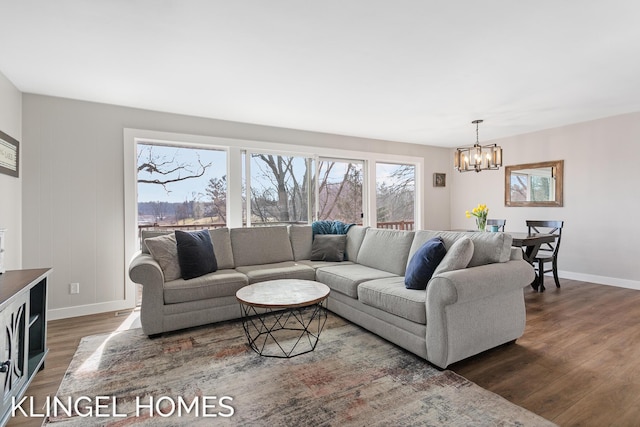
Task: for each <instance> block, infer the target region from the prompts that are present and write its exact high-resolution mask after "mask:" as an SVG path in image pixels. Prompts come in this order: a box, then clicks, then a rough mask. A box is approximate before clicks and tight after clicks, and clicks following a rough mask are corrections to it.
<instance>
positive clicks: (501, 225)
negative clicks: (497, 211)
mask: <svg viewBox="0 0 640 427" xmlns="http://www.w3.org/2000/svg"><path fill="white" fill-rule="evenodd" d="M506 223H507V220H506V219H487V225H497V226H498V231H502V232H504V226H505V224H506Z"/></svg>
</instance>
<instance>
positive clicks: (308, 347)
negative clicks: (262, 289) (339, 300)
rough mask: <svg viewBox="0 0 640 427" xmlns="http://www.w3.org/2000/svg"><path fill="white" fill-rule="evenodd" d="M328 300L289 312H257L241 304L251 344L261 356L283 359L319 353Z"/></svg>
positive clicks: (243, 323) (243, 322)
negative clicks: (319, 341) (317, 346)
mask: <svg viewBox="0 0 640 427" xmlns="http://www.w3.org/2000/svg"><path fill="white" fill-rule="evenodd" d="M325 301H326V300H324V301H321V302H319V303H316V304H313V305H310V306H306V307H297V308H287V309H271V308H260V309H257V308H256V307H254V306H251V305H246V304H242V303H241V304H240V309H241V311H242V327H243V328H244V333H245V335H246V336H247V340H248V341H249V345H250V346H251V348H252V349H253V350H254V351H255V352H256V353H258V354H259V355H260V356H264V357H278V358H283V359H284V358H290V357H294V356H300V355H301V354H305V353H309V352H311V351H313V350H315V348H316V345H317V344H318V340H319V339H320V332H322V329H323V328H324V324H325V323H326V321H327V309H326V307H325V304H326V303H325Z"/></svg>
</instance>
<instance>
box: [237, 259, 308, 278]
mask: <svg viewBox="0 0 640 427" xmlns="http://www.w3.org/2000/svg"><path fill="white" fill-rule="evenodd" d="M236 270H237V271H239V272H240V273H243V274H246V275H247V277H248V278H249V283H256V282H264V281H265V280H275V279H302V280H314V279H315V277H316V271H315V270H314V269H313V268H312V267H309V266H308V265H304V264H301V263H299V262H295V261H285V262H277V263H273V264H262V265H247V266H244V267H237V268H236Z"/></svg>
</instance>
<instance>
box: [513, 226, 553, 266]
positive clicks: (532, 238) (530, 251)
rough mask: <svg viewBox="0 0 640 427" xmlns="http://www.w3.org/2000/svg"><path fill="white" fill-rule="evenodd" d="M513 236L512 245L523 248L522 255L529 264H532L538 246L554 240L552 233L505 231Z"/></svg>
mask: <svg viewBox="0 0 640 427" xmlns="http://www.w3.org/2000/svg"><path fill="white" fill-rule="evenodd" d="M506 234H508V235H510V236H511V237H512V238H513V243H511V245H512V246H516V247H520V248H524V249H523V251H522V256H523V258H524V259H525V261H527V262H528V263H529V264H533V261H535V259H536V255H537V254H538V251H539V250H540V246H542V245H543V244H545V243H553V242H554V241H555V240H556V236H555V235H554V234H544V233H512V232H508V233H506Z"/></svg>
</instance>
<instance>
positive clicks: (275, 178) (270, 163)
mask: <svg viewBox="0 0 640 427" xmlns="http://www.w3.org/2000/svg"><path fill="white" fill-rule="evenodd" d="M250 160H251V163H250V171H249V179H248V180H246V181H245V182H248V184H247V185H248V188H249V195H250V204H251V210H250V211H251V218H250V222H249V223H250V224H253V225H257V224H267V223H269V224H273V223H281V224H292V223H305V224H306V223H308V222H309V221H310V220H311V217H312V216H311V214H310V212H311V211H310V195H311V194H312V193H311V192H310V187H311V185H310V183H311V179H312V177H313V169H312V161H311V158H307V157H296V156H283V155H274V154H262V153H251V154H250Z"/></svg>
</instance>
